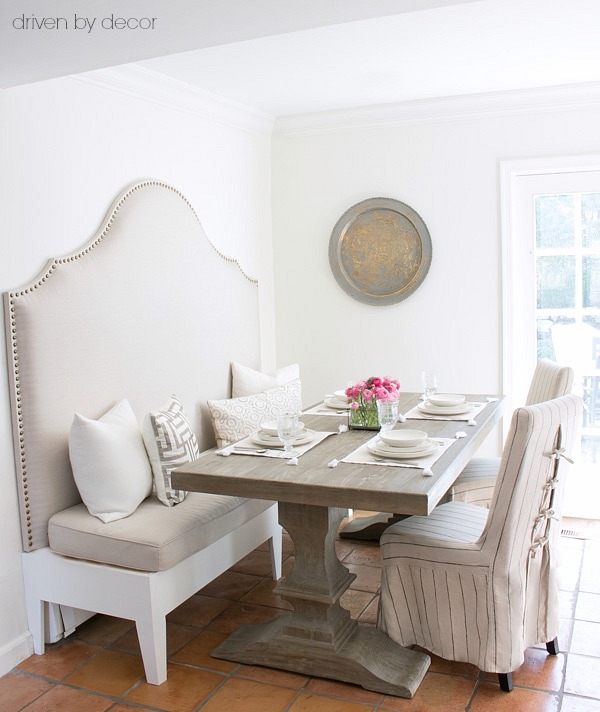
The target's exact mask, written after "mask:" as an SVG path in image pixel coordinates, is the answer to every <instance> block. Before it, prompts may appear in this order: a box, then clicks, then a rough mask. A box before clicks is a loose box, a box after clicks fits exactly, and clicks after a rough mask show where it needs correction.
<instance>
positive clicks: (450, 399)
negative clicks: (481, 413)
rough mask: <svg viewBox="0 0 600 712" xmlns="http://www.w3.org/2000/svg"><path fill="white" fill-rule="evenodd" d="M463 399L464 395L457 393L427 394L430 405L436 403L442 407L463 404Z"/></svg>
mask: <svg viewBox="0 0 600 712" xmlns="http://www.w3.org/2000/svg"><path fill="white" fill-rule="evenodd" d="M465 400H466V399H465V397H464V396H460V395H458V393H436V394H434V395H431V396H429V402H430V403H431V405H438V406H441V407H442V408H444V407H452V406H457V405H463V404H464V402H465Z"/></svg>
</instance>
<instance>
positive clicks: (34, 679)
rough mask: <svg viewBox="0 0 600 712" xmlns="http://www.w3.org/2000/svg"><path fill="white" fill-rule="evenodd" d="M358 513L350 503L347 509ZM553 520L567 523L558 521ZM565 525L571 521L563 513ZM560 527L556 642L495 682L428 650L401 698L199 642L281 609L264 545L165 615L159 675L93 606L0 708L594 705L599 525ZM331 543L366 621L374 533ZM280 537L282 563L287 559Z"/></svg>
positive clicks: (17, 681)
mask: <svg viewBox="0 0 600 712" xmlns="http://www.w3.org/2000/svg"><path fill="white" fill-rule="evenodd" d="M358 514H360V513H357V515H358ZM563 528H569V527H568V526H567V525H566V523H563ZM571 528H575V529H577V528H580V527H577V526H575V525H571ZM593 536H594V537H595V538H593V539H587V540H584V539H574V538H566V537H563V538H562V539H561V549H562V561H563V562H564V563H563V566H562V569H561V573H560V589H561V616H562V621H561V624H562V625H561V630H562V634H561V637H560V639H559V641H560V646H561V653H560V655H558V656H557V657H551V656H548V655H547V654H546V651H545V647H544V646H543V645H540V646H536V647H535V648H531V649H530V650H528V651H527V655H526V660H525V663H524V665H523V666H522V667H521V668H520V669H519V670H517V671H515V673H514V676H513V677H514V683H515V690H514V691H513V692H512V693H511V694H506V693H504V692H501V691H500V689H499V687H498V685H497V683H496V677H495V676H494V675H489V674H485V673H481V672H480V671H479V670H477V669H476V668H475V667H473V666H472V665H468V664H465V663H454V662H451V661H447V660H442V659H440V658H435V657H434V658H433V660H432V664H431V667H430V669H429V671H428V673H427V675H426V676H425V678H424V680H423V682H422V684H421V686H420V688H419V690H418V692H417V694H416V695H415V697H414V698H413V699H412V700H405V699H400V698H396V697H391V696H389V695H384V694H381V693H378V692H370V691H368V690H363V689H362V688H361V687H357V686H355V685H349V684H345V683H340V682H335V681H332V680H326V679H321V678H311V677H306V676H304V675H299V674H294V673H290V672H283V671H280V670H271V669H268V668H261V667H251V666H247V665H237V664H235V663H230V662H227V661H225V660H217V659H215V658H211V657H210V651H211V650H212V649H213V648H215V647H216V646H217V645H219V643H221V641H223V640H224V639H225V638H226V637H227V636H228V635H229V633H230V632H231V631H233V630H235V629H236V628H237V627H238V626H239V625H240V624H242V623H246V622H249V623H256V622H261V621H267V620H271V619H272V618H274V617H276V616H279V615H285V613H286V608H287V607H288V604H287V603H286V602H285V601H284V600H282V599H281V598H280V597H279V596H277V594H275V593H274V592H273V583H272V582H271V580H270V579H269V577H268V571H269V565H268V553H267V547H266V546H262V547H260V549H259V550H257V551H255V552H253V553H252V554H250V555H249V556H248V557H246V559H244V560H243V561H241V562H239V563H238V564H236V566H234V567H232V569H230V570H229V571H227V572H226V573H224V574H223V575H222V576H221V577H219V578H218V579H217V580H216V581H213V582H212V583H211V584H210V585H209V586H206V588H204V589H203V590H202V591H199V592H198V593H197V594H196V595H194V596H192V597H191V598H190V599H189V600H188V601H186V602H185V603H184V604H182V605H181V606H180V607H179V608H178V609H176V610H175V611H173V612H172V613H171V614H170V615H169V616H168V619H167V621H168V622H167V627H168V655H169V676H168V680H167V682H166V683H164V684H163V685H161V686H159V687H156V686H153V685H148V684H147V683H146V682H145V679H144V674H143V668H142V662H141V658H140V654H139V646H138V642H137V636H136V633H135V628H134V626H133V625H132V624H131V623H130V622H129V621H125V620H119V619H116V618H109V617H107V616H100V615H99V616H95V617H94V618H92V619H90V620H89V621H87V622H86V623H84V624H83V625H81V626H80V627H79V628H78V630H77V631H76V632H75V633H74V634H73V635H72V636H71V637H69V638H67V639H66V640H64V641H61V642H59V643H56V644H54V645H50V646H48V647H47V652H46V654H45V655H43V656H36V655H33V656H32V657H30V658H28V659H27V660H25V661H24V662H23V663H21V665H19V666H18V667H17V668H15V669H14V670H13V671H12V672H10V673H8V674H7V675H5V676H4V677H2V678H0V710H1V712H17V710H28V712H42V711H43V712H54V711H56V712H58V711H59V710H60V712H71V711H74V712H75V711H77V712H78V711H79V710H86V712H88V711H89V712H95V711H96V710H97V711H98V712H101V711H102V712H103V711H104V710H111V712H133V710H165V711H167V712H194V711H195V710H202V712H384V711H390V712H392V711H393V710H396V711H399V712H436V711H440V712H441V711H442V710H443V712H480V711H484V712H494V711H500V710H508V711H510V712H584V711H585V712H600V565H599V564H600V536H599V535H598V532H597V531H594V532H593ZM337 548H338V555H339V556H340V557H341V558H342V559H343V560H344V561H345V562H346V563H347V564H348V566H349V568H350V569H351V570H352V571H353V572H354V573H356V574H357V577H356V580H355V581H354V582H353V584H352V587H351V588H350V590H349V591H347V592H346V593H345V594H344V598H343V599H342V601H343V604H344V605H345V607H346V608H348V610H350V611H351V612H352V615H353V616H354V617H356V618H359V619H360V620H361V621H362V622H363V623H365V624H367V625H374V624H375V620H376V613H377V603H378V595H377V593H378V580H379V567H380V565H381V564H380V556H379V549H378V546H377V544H375V543H372V542H359V541H348V540H343V541H339V542H338V543H337ZM293 555H294V550H293V545H292V543H291V541H290V540H289V537H287V536H286V538H285V541H284V558H285V561H284V571H289V569H290V567H291V564H292V563H293Z"/></svg>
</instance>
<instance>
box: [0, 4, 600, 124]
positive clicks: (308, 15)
mask: <svg viewBox="0 0 600 712" xmlns="http://www.w3.org/2000/svg"><path fill="white" fill-rule="evenodd" d="M4 2H6V0H3V3H4ZM11 3H13V0H8V4H11ZM13 4H14V6H15V7H18V6H20V7H21V8H22V5H19V3H17V2H14V3H13ZM35 4H36V1H35V0H32V3H30V5H31V7H33V6H34V5H35ZM153 4H154V5H157V4H158V5H160V4H161V2H158V3H156V2H153V0H128V1H127V13H124V11H123V10H121V11H120V12H121V14H127V15H129V16H135V12H137V13H138V15H139V16H148V15H149V14H150V13H149V9H150V8H151V7H152V5H153ZM37 5H38V6H39V10H38V12H37V14H38V16H44V15H45V16H49V15H50V12H49V10H48V7H49V6H50V5H51V6H52V7H53V8H56V7H58V6H59V5H62V6H64V13H63V16H69V15H72V9H71V10H68V9H67V8H69V7H70V8H72V7H73V5H72V0H52V1H51V2H49V1H48V0H38V1H37ZM162 5H163V7H162V9H161V8H160V7H158V9H156V12H155V16H157V17H158V18H159V21H160V23H161V24H164V25H165V26H167V25H168V27H169V32H162V30H161V33H157V34H155V35H154V36H153V38H152V41H151V42H148V39H147V37H148V35H147V36H146V38H144V37H143V36H142V35H141V34H139V32H140V31H138V34H136V33H135V32H134V31H128V30H125V31H124V32H125V33H127V36H125V35H121V36H120V38H119V36H117V35H115V33H114V32H113V33H112V34H111V33H110V32H108V33H105V34H107V35H109V36H108V39H106V37H105V36H104V35H103V34H102V33H100V32H98V33H97V34H96V36H94V35H93V33H88V37H87V39H86V38H85V35H79V36H78V35H73V37H74V40H77V41H78V43H79V44H78V45H77V46H72V45H71V44H69V42H70V41H71V37H72V36H71V34H70V32H69V31H67V32H63V33H62V44H61V45H60V46H54V47H51V48H48V47H43V46H40V45H39V41H40V40H39V38H40V37H42V39H44V41H49V40H48V38H49V37H50V40H52V41H53V42H56V39H57V37H58V35H57V33H56V31H55V32H54V33H50V31H29V34H27V32H26V31H21V35H20V37H21V41H22V38H23V37H25V40H27V41H29V42H30V41H31V37H32V36H34V35H35V37H36V38H37V42H38V44H36V48H33V47H30V48H29V53H25V52H24V50H23V47H22V44H20V43H18V47H17V46H16V45H14V42H15V37H14V35H15V32H16V31H14V30H13V31H12V34H11V36H10V38H9V39H10V40H11V42H12V43H13V46H12V49H11V50H10V51H11V57H12V58H13V60H14V57H13V54H12V53H16V54H17V55H18V57H19V58H20V59H19V62H16V63H15V62H14V61H12V62H11V63H10V64H8V65H7V63H6V62H0V67H1V68H2V69H0V82H1V83H0V86H5V87H6V86H14V85H15V84H21V83H27V82H30V81H38V80H40V79H43V78H49V77H50V76H60V75H61V74H72V73H75V72H82V71H86V70H90V69H96V68H100V67H107V66H114V65H115V64H123V63H129V62H137V63H138V64H139V65H140V66H142V67H145V68H146V69H149V70H152V71H156V72H160V73H162V74H164V75H167V76H169V77H172V78H174V79H177V80H179V81H182V82H186V83H188V84H190V85H193V86H196V87H199V88H201V89H203V90H205V91H208V92H211V93H213V94H218V95H221V96H225V97H227V98H228V99H231V100H234V101H237V102H240V103H242V104H246V105H248V106H252V107H254V108H255V109H259V110H260V111H263V112H265V113H267V114H269V115H272V116H287V115H293V114H304V113H310V112H321V111H328V110H335V109H343V108H349V107H356V106H370V105H376V104H387V103H396V102H406V101H413V100H419V99H428V98H435V97H449V96H460V95H465V94H478V93H485V92H498V91H506V90H515V89H520V90H522V89H530V88H537V87H550V86H562V85H572V84H585V83H590V82H592V83H595V82H600V42H598V36H599V31H600V2H598V0H467V1H466V2H465V1H463V2H457V1H456V0H287V2H285V1H284V0H252V1H251V2H250V1H249V0H219V2H214V0H170V3H169V16H168V17H167V14H165V9H164V3H162ZM102 6H104V9H102ZM28 7H29V6H28ZM78 7H79V6H78ZM94 7H95V8H96V10H95V11H92V9H93V8H94ZM85 8H86V11H85V14H86V15H88V16H90V17H92V16H94V12H96V11H97V12H96V16H97V17H99V18H101V17H103V16H106V15H107V12H106V4H105V2H104V0H88V3H86V5H85ZM13 9H14V8H13ZM28 13H29V14H30V12H29V10H28ZM1 14H2V15H4V17H3V18H1V19H2V25H1V27H2V28H4V31H5V29H6V22H7V20H6V6H5V5H3V6H2V10H1ZM17 14H20V13H17ZM52 14H53V15H54V14H56V15H57V16H58V14H59V13H58V11H56V12H53V13H52ZM82 14H83V13H82ZM192 30H193V31H192ZM95 31H96V30H94V32H95ZM41 32H44V35H43V36H42V34H41ZM49 33H50V34H49ZM17 34H18V33H17ZM51 34H53V36H51ZM123 38H125V39H126V40H127V41H126V42H122V39H123ZM65 39H68V41H67V42H65ZM109 40H110V42H109ZM107 42H108V44H106V43H107ZM119 42H121V44H119ZM136 42H137V44H136ZM2 46H5V45H2ZM84 50H85V51H84ZM3 51H6V50H3ZM0 59H2V58H1V57H0Z"/></svg>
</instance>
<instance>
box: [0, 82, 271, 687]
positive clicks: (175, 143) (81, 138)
mask: <svg viewBox="0 0 600 712" xmlns="http://www.w3.org/2000/svg"><path fill="white" fill-rule="evenodd" d="M111 76H112V80H116V79H118V77H119V75H118V73H117V74H116V75H114V74H113V75H111ZM124 76H125V82H124V84H123V83H122V82H121V83H120V84H119V83H117V82H115V81H112V80H111V81H112V83H111V81H109V82H107V83H106V84H105V87H104V88H103V87H102V86H101V85H97V84H94V83H84V82H82V81H79V80H74V79H69V78H66V79H57V80H53V81H49V82H43V83H39V84H33V85H28V86H24V87H20V88H15V89H10V90H5V91H4V92H1V93H0V124H1V125H2V129H3V131H2V136H3V139H2V140H3V143H2V144H0V194H1V195H2V211H0V235H1V238H0V239H1V243H0V244H1V257H0V291H6V290H9V289H12V288H15V287H17V286H19V285H20V284H22V283H24V282H26V281H29V280H30V279H31V278H32V277H33V276H34V275H35V274H36V273H37V272H38V271H39V270H40V269H41V267H42V266H43V264H44V263H45V262H46V260H47V259H48V258H50V257H53V256H57V255H62V254H65V253H68V252H71V251H72V250H74V249H75V248H76V247H78V246H79V245H81V244H82V243H84V242H86V241H87V240H88V238H89V237H90V236H91V235H92V234H93V233H94V231H95V230H96V229H97V227H98V225H99V224H100V221H101V220H102V218H103V216H104V214H105V211H106V210H107V209H108V207H109V206H110V204H111V202H112V200H113V199H114V197H116V195H117V193H118V192H119V191H121V189H123V188H124V187H126V186H127V185H129V184H130V183H133V182H135V181H136V180H139V179H142V178H157V179H160V180H162V181H165V182H167V183H170V184H171V185H173V186H175V187H176V188H178V189H179V190H181V191H182V192H183V194H184V195H185V196H186V197H187V198H188V199H189V200H190V202H191V203H192V205H193V206H194V208H195V209H196V212H197V213H198V216H199V218H200V221H201V222H202V224H203V226H204V228H205V230H206V233H207V235H208V236H209V238H210V239H211V241H212V242H213V244H214V245H215V246H216V247H217V249H218V250H219V251H221V252H222V253H224V254H226V255H231V256H235V257H237V258H238V259H239V261H240V262H241V265H242V267H243V268H244V270H245V271H246V272H247V273H248V274H250V275H252V276H254V277H257V278H258V279H259V280H260V283H261V291H260V297H261V305H262V325H263V333H262V337H263V364H264V366H265V367H266V368H273V367H274V365H275V361H274V334H273V322H274V315H273V308H272V304H273V286H272V262H271V255H272V249H271V214H270V210H271V195H270V190H271V187H270V171H271V157H270V150H271V138H270V130H271V122H269V121H268V120H267V119H266V118H265V117H260V116H254V115H251V114H248V115H247V116H246V115H244V111H243V110H242V109H240V110H239V112H238V111H237V109H236V107H234V106H232V105H230V104H229V105H227V106H225V107H221V109H223V110H222V111H218V110H216V109H215V106H214V104H213V102H211V100H210V99H209V98H208V97H202V96H197V97H195V99H194V102H195V103H194V102H192V103H193V104H194V105H193V106H192V105H191V102H190V98H189V96H186V97H182V102H181V104H182V106H185V107H186V108H185V110H181V109H178V108H177V106H176V103H177V102H176V100H175V101H173V96H172V95H171V96H169V97H168V100H164V101H163V98H164V97H163V98H161V96H162V95H161V92H162V91H163V89H165V87H164V86H159V87H158V88H157V92H156V93H153V92H152V87H151V85H152V77H149V76H145V77H143V78H144V81H145V88H144V92H145V96H146V97H147V100H145V99H143V98H140V96H132V95H131V93H130V89H131V82H132V81H133V82H134V83H135V79H136V77H133V80H132V77H131V76H130V75H124ZM125 85H127V86H125ZM109 87H113V89H114V90H113V89H111V88H109ZM117 89H119V91H117ZM175 99H176V97H175ZM205 99H206V101H204V100H205ZM217 108H218V107H217ZM213 111H214V113H215V114H217V115H218V117H217V118H216V119H214V120H213V119H211V118H207V117H209V116H210V115H211V112H213ZM231 117H233V119H232V118H231ZM246 124H247V126H246ZM0 338H2V345H1V347H0V350H1V354H2V356H1V357H0V358H1V359H2V364H1V365H0V369H1V370H2V372H3V373H6V361H5V345H4V335H3V334H2V336H1V337H0ZM6 383H7V381H6V376H4V377H3V378H2V381H1V385H0V413H1V418H0V482H1V484H2V491H3V493H4V496H3V497H2V498H0V561H1V562H2V564H1V565H0V675H2V674H4V673H5V672H7V671H8V670H10V669H11V668H12V667H14V666H15V665H16V664H17V663H18V662H20V660H21V659H23V658H24V657H26V656H27V655H28V654H29V650H30V647H29V636H28V633H27V622H26V616H25V608H24V601H23V592H22V581H21V570H20V551H21V541H20V533H19V528H18V513H17V512H18V509H17V496H16V487H15V472H14V462H13V456H12V435H11V429H10V409H9V399H8V393H7V385H6Z"/></svg>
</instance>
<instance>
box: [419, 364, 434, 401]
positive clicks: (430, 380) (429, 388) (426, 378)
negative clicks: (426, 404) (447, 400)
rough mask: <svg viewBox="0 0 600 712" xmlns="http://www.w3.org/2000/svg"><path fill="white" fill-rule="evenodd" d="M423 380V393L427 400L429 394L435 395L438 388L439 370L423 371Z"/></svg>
mask: <svg viewBox="0 0 600 712" xmlns="http://www.w3.org/2000/svg"><path fill="white" fill-rule="evenodd" d="M421 382H422V384H423V393H424V395H425V399H426V400H427V399H428V398H429V396H433V395H435V393H437V389H438V372H437V371H423V372H422V373H421Z"/></svg>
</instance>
